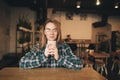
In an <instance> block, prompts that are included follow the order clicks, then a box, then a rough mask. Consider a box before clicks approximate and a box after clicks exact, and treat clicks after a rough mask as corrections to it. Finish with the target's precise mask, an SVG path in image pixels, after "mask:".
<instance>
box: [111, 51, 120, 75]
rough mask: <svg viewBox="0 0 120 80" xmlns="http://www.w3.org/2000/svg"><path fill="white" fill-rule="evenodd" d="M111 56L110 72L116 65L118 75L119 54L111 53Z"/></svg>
mask: <svg viewBox="0 0 120 80" xmlns="http://www.w3.org/2000/svg"><path fill="white" fill-rule="evenodd" d="M111 56H112V61H113V63H112V68H111V70H112V71H113V69H114V68H115V65H118V68H119V71H118V74H120V52H116V53H113V54H112V55H111Z"/></svg>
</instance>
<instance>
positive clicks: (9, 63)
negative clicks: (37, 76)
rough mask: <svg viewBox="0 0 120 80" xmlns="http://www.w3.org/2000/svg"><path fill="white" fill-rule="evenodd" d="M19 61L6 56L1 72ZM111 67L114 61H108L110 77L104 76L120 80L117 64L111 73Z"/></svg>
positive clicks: (15, 65)
mask: <svg viewBox="0 0 120 80" xmlns="http://www.w3.org/2000/svg"><path fill="white" fill-rule="evenodd" d="M18 60H19V58H18V57H16V55H13V54H12V55H11V54H8V55H5V56H4V57H3V59H2V60H0V70H1V69H3V68H5V67H18ZM111 66H112V59H111V58H109V59H108V65H107V69H108V75H105V74H103V76H105V77H106V78H107V79H108V80H120V75H118V66H117V64H116V66H115V68H114V70H113V71H111Z"/></svg>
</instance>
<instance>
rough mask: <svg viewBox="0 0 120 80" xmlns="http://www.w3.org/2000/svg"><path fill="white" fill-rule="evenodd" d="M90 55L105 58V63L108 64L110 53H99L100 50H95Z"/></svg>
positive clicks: (95, 57)
mask: <svg viewBox="0 0 120 80" xmlns="http://www.w3.org/2000/svg"><path fill="white" fill-rule="evenodd" d="M89 55H90V56H91V57H93V58H94V59H105V64H107V59H108V58H109V57H110V54H108V53H98V52H94V53H91V54H89Z"/></svg>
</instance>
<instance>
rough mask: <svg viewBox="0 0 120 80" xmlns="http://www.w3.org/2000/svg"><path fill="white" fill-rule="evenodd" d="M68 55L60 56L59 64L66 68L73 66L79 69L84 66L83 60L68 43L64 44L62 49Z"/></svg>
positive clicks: (72, 67)
mask: <svg viewBox="0 0 120 80" xmlns="http://www.w3.org/2000/svg"><path fill="white" fill-rule="evenodd" d="M62 52H63V53H64V54H66V56H60V58H59V60H58V64H59V65H63V66H64V67H65V68H71V69H75V70H79V69H81V68H82V67H83V64H82V61H81V60H80V59H79V58H78V57H77V56H76V55H74V54H73V52H72V50H71V49H70V47H69V46H68V45H67V44H66V45H65V46H64V50H62Z"/></svg>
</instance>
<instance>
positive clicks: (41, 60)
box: [19, 19, 83, 70]
mask: <svg viewBox="0 0 120 80" xmlns="http://www.w3.org/2000/svg"><path fill="white" fill-rule="evenodd" d="M42 31H43V32H42V39H41V41H40V42H41V43H40V44H39V46H38V45H36V46H35V47H33V48H32V49H31V50H30V51H29V52H28V53H26V54H25V56H23V57H22V58H21V60H20V62H19V66H20V68H23V69H28V68H37V67H50V68H53V67H56V68H59V67H62V68H70V69H75V70H79V69H81V68H82V67H83V64H82V62H81V60H80V59H79V58H77V57H76V56H75V55H74V54H73V52H72V50H71V49H70V47H69V46H68V45H67V44H66V43H62V41H61V29H60V23H59V22H58V21H57V20H52V19H48V20H47V21H46V22H45V24H44V26H43V29H42ZM40 37H41V36H40Z"/></svg>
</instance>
